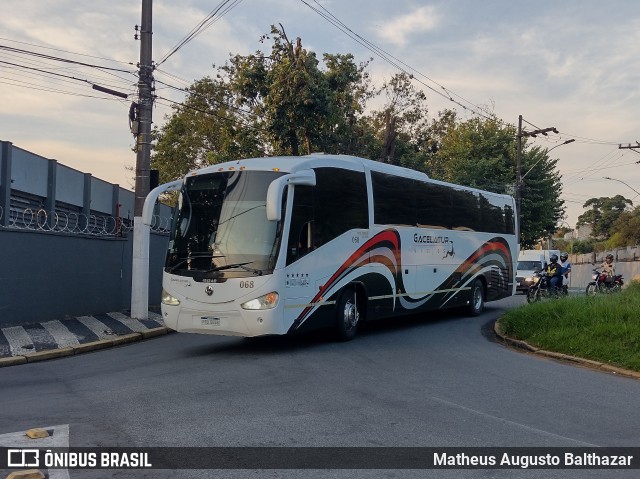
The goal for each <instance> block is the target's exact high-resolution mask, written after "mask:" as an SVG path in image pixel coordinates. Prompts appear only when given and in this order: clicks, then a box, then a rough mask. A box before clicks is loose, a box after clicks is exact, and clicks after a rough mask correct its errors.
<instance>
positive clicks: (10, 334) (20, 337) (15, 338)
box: [2, 326, 36, 356]
mask: <svg viewBox="0 0 640 479" xmlns="http://www.w3.org/2000/svg"><path fill="white" fill-rule="evenodd" d="M2 332H3V333H4V337H5V338H7V341H9V348H10V349H11V354H12V355H13V356H20V355H22V354H31V353H35V352H36V348H35V347H34V346H33V341H31V338H30V337H29V335H28V334H27V332H26V331H25V330H24V328H23V327H22V326H13V327H10V328H3V329H2ZM29 345H31V347H30V348H29V347H28V346H29ZM24 346H27V347H26V348H25V347H24Z"/></svg>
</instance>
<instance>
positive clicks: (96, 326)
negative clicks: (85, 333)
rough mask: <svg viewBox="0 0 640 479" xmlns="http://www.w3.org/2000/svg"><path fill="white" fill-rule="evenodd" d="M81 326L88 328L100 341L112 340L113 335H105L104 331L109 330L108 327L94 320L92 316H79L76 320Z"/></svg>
mask: <svg viewBox="0 0 640 479" xmlns="http://www.w3.org/2000/svg"><path fill="white" fill-rule="evenodd" d="M77 319H78V321H80V322H81V323H82V324H84V325H85V326H86V327H87V328H89V329H90V330H91V331H92V332H93V333H95V334H96V335H97V336H98V338H100V339H111V338H113V334H108V333H105V331H107V330H109V327H108V326H107V325H106V324H104V323H102V322H100V321H99V320H97V319H96V318H94V317H93V316H80V317H79V318H77Z"/></svg>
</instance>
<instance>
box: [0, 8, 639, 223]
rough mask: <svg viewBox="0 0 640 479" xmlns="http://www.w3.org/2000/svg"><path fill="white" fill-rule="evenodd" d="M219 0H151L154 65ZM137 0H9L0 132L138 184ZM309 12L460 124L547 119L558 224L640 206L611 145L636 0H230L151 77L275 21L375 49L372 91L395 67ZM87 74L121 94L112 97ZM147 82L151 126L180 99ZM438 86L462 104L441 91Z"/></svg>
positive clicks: (620, 128) (627, 116)
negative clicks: (561, 204)
mask: <svg viewBox="0 0 640 479" xmlns="http://www.w3.org/2000/svg"><path fill="white" fill-rule="evenodd" d="M305 2H306V4H305ZM223 3H224V0H214V1H206V0H180V1H179V2H178V1H174V2H171V1H168V0H155V1H154V2H153V58H154V61H155V62H156V63H159V62H160V61H161V60H162V59H163V57H164V56H165V55H166V54H167V53H168V52H170V51H171V50H172V49H173V47H175V46H176V45H177V44H178V43H179V42H180V41H181V40H182V39H183V38H184V37H185V36H186V35H187V34H188V33H189V32H191V31H192V29H193V28H194V27H195V26H196V25H198V24H199V23H200V22H201V21H202V20H203V19H205V17H206V16H207V15H208V14H210V13H211V12H213V11H214V10H216V9H217V8H218V7H219V6H220V5H222V4H223ZM141 5H142V1H141V0H95V1H93V2H86V1H81V0H3V1H2V10H3V14H2V15H1V16H0V47H1V48H0V140H5V141H10V142H12V143H13V144H14V146H16V147H20V148H23V149H26V150H29V151H31V152H33V153H36V154H39V155H41V156H45V157H47V158H54V159H56V160H57V161H58V162H59V163H61V164H64V165H66V166H69V167H71V168H75V169H77V170H80V171H83V172H88V173H91V174H93V175H94V176H96V177H98V178H101V179H103V180H106V181H109V182H112V183H117V184H120V186H122V187H124V188H128V189H133V184H134V179H133V178H134V175H135V173H134V171H133V168H134V167H135V162H136V158H135V153H134V152H133V151H132V147H133V145H134V139H133V136H132V135H131V133H130V131H129V125H128V111H129V105H130V103H131V101H132V99H133V98H134V97H133V95H134V94H135V93H136V81H137V78H136V70H137V67H136V63H137V62H138V60H139V55H140V54H139V48H140V43H139V41H136V40H135V39H134V33H135V31H134V26H135V25H139V24H140V23H141V22H140V18H141ZM311 7H313V8H314V9H316V10H321V9H325V10H324V11H325V13H327V12H329V13H330V14H332V15H333V16H334V17H335V18H337V19H339V20H340V21H341V22H342V23H343V24H344V25H346V26H347V27H348V28H349V29H350V30H351V31H352V32H354V33H355V34H357V35H359V36H360V37H362V38H364V39H366V40H367V41H369V42H371V43H373V44H375V45H376V46H377V47H379V48H380V49H382V50H384V51H385V52H387V53H388V54H390V55H393V57H395V58H397V59H398V60H400V61H402V62H403V64H404V65H406V67H407V68H410V69H411V71H413V72H414V73H415V78H416V83H415V85H416V86H417V87H418V88H420V89H422V90H423V91H424V92H425V94H426V95H427V103H428V106H429V112H430V115H431V116H432V117H433V118H435V117H437V114H438V112H439V111H441V110H443V109H444V108H451V107H454V108H456V109H457V110H458V112H459V115H460V117H461V118H463V119H464V118H471V117H473V116H474V113H473V110H475V111H479V109H480V107H487V108H489V110H490V111H492V112H493V113H495V114H496V115H497V117H498V118H501V119H502V120H503V121H505V122H506V123H510V124H513V125H517V123H518V116H519V115H522V117H523V119H524V126H525V129H526V130H528V131H531V130H533V129H536V128H548V127H555V128H557V130H558V131H559V134H557V135H556V134H550V135H548V136H547V137H537V138H535V139H534V138H532V139H530V143H529V144H530V145H539V146H541V147H543V148H549V149H551V148H554V147H556V146H557V148H554V150H553V151H552V152H551V153H550V156H551V157H552V158H557V159H558V160H559V161H558V170H559V172H560V173H561V175H562V181H563V194H562V198H563V199H564V200H565V202H566V203H565V206H566V209H567V214H566V218H565V220H564V221H565V222H566V224H567V225H569V226H571V227H573V226H574V225H575V223H576V221H577V218H578V216H579V215H580V214H582V213H583V212H584V211H585V210H584V209H583V207H582V205H583V204H584V202H585V201H586V200H587V199H589V198H592V197H600V196H614V195H617V194H620V195H623V196H625V197H626V198H629V199H632V200H634V205H638V204H640V163H636V162H639V161H640V153H638V152H640V148H638V149H637V151H638V152H636V151H634V150H631V149H620V148H619V145H622V146H628V145H629V144H631V145H635V144H636V143H637V142H638V141H640V116H639V114H638V111H639V109H638V106H639V104H640V62H638V61H637V59H638V57H639V56H640V28H638V25H640V9H638V4H637V1H636V0H611V1H609V2H603V1H601V0H563V1H562V2H558V1H557V0H538V1H536V2H528V1H524V0H521V1H518V0H483V1H482V2H478V1H477V0H441V1H427V0H413V1H411V0H394V1H393V2H389V1H388V0H384V1H383V0H350V1H341V0H317V1H316V0H304V1H302V0H233V1H231V2H229V3H226V4H225V6H224V7H223V8H222V9H221V10H220V12H219V13H218V15H216V16H215V17H214V18H215V21H214V22H213V23H212V24H211V25H210V26H208V27H207V28H206V29H205V30H204V31H202V32H201V33H200V34H199V35H197V36H196V37H195V38H193V40H192V41H190V42H189V43H187V44H186V45H184V46H183V47H182V48H180V49H179V50H178V51H177V52H176V53H175V54H173V55H172V56H170V57H169V58H168V59H167V60H166V61H164V62H162V64H161V65H159V67H158V69H157V70H156V71H155V73H154V76H155V78H156V80H159V81H162V82H164V83H168V84H170V85H172V86H177V87H180V88H184V87H186V86H187V85H189V84H191V83H192V82H193V81H194V80H197V79H200V78H203V77H205V76H207V75H214V74H215V70H214V68H213V65H216V66H219V65H223V64H224V63H225V62H226V61H227V59H228V58H229V56H230V54H233V55H235V54H241V55H246V54H249V53H252V52H255V51H256V50H260V49H265V48H269V47H270V44H269V43H265V44H262V43H260V41H259V39H260V37H261V35H263V34H265V33H268V32H269V30H270V26H271V25H272V24H275V25H277V24H281V25H282V26H283V27H284V29H285V31H286V33H287V35H288V37H289V38H290V39H295V38H296V37H300V38H301V39H302V44H303V47H305V48H307V49H308V50H312V51H314V52H316V54H317V56H318V57H319V58H321V57H322V54H323V53H351V54H353V55H354V57H355V61H356V62H365V61H367V60H369V58H373V61H372V62H371V64H370V66H369V68H368V71H369V72H370V74H371V76H372V79H373V82H374V84H375V85H377V86H380V85H382V83H383V82H384V81H385V80H388V79H390V78H391V76H392V75H394V74H395V73H397V72H398V70H397V68H396V67H394V66H393V65H391V64H389V63H387V62H386V61H385V60H384V59H383V58H382V57H380V56H378V55H377V54H376V53H374V52H372V51H370V50H368V49H367V48H365V47H364V46H363V45H362V44H360V43H358V42H356V41H355V40H354V39H353V38H350V36H348V35H346V34H345V33H344V32H342V31H340V30H339V29H337V28H336V27H335V26H334V25H332V24H331V23H329V22H328V21H327V20H326V19H325V18H323V17H322V16H320V15H319V14H318V13H317V12H316V11H314V9H312V8H311ZM223 13H224V14H223ZM16 49H20V50H26V51H28V52H35V53H37V54H40V55H48V56H52V57H58V58H65V59H68V60H73V61H75V62H84V63H87V64H92V65H100V66H103V67H109V68H112V69H113V70H104V69H102V70H99V69H96V68H92V67H88V66H78V65H74V64H69V63H62V62H59V61H54V60H51V59H49V58H45V57H43V56H34V55H31V54H26V53H24V52H18V51H16ZM24 67H27V68H24ZM42 70H46V71H47V72H49V73H45V72H43V71H42ZM51 73H55V75H51ZM92 84H97V85H100V86H103V87H107V88H111V89H114V90H117V91H120V92H123V93H127V94H130V95H131V96H130V97H129V98H128V99H126V100H125V99H119V98H117V97H114V96H110V95H106V94H103V93H100V92H98V91H96V90H94V89H92V86H91V85H92ZM156 86H157V87H158V90H157V94H158V96H160V97H162V98H165V99H166V100H158V101H157V102H156V105H155V108H154V111H153V121H154V124H156V125H162V124H163V123H164V122H165V121H166V115H168V114H170V113H171V108H170V106H169V105H170V104H171V103H170V102H169V101H167V100H171V101H181V100H182V98H183V96H181V94H180V92H178V91H176V90H175V89H171V88H169V87H166V86H164V85H163V84H161V83H157V85H156ZM443 87H444V88H446V90H447V91H448V92H450V93H449V95H450V96H451V97H452V98H454V99H455V100H456V102H457V103H452V102H451V101H450V100H449V99H448V98H447V95H443V94H442V93H443V92H444V91H445V90H443ZM459 104H463V105H466V106H467V109H466V110H464V109H462V108H461V106H460V105H459ZM569 139H575V141H574V142H572V143H569V144H566V145H562V143H563V142H564V141H566V140H569ZM558 145H560V146H558ZM522 173H523V174H524V173H525V172H524V171H523V172H522ZM604 177H609V178H612V179H605V178H604Z"/></svg>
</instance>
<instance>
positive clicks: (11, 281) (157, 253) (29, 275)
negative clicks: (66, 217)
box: [0, 230, 168, 327]
mask: <svg viewBox="0 0 640 479" xmlns="http://www.w3.org/2000/svg"><path fill="white" fill-rule="evenodd" d="M132 236H133V235H128V237H127V238H87V237H82V236H78V235H64V234H55V233H42V232H37V231H14V230H0V251H2V262H1V264H2V267H1V268H0V327H6V326H15V325H20V324H28V323H33V322H39V321H47V320H52V319H61V318H65V317H68V316H83V315H90V314H97V313H107V312H112V311H124V310H128V309H129V308H130V306H131V263H132V251H133V249H132V245H133V243H132ZM167 240H168V236H167V235H159V234H153V233H152V234H151V244H150V261H149V270H150V271H149V304H151V305H159V304H160V293H161V289H162V265H163V264H164V257H165V253H166V247H167Z"/></svg>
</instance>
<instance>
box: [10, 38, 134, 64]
mask: <svg viewBox="0 0 640 479" xmlns="http://www.w3.org/2000/svg"><path fill="white" fill-rule="evenodd" d="M0 40H3V41H5V42H12V43H19V44H21V45H29V46H30V47H36V48H43V49H45V50H53V51H56V52H63V53H70V54H71V55H78V56H82V57H87V58H95V59H97V60H106V61H109V62H114V63H122V64H124V65H133V63H132V62H124V61H121V60H114V59H113V58H105V57H99V56H95V55H87V54H86V53H78V52H72V51H69V50H62V49H60V48H53V47H46V46H44V45H37V44H35V43H28V42H21V41H18V40H11V39H10V38H4V37H0Z"/></svg>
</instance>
